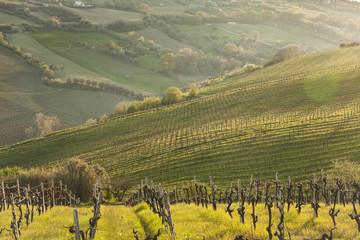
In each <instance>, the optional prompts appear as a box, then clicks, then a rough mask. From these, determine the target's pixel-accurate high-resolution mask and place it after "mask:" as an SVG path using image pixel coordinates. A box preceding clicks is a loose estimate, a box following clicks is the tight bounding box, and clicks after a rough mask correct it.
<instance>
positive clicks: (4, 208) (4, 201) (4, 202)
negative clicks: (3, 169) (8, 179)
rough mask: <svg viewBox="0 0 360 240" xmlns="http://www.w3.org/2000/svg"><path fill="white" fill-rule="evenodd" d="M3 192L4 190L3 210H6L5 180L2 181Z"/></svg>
mask: <svg viewBox="0 0 360 240" xmlns="http://www.w3.org/2000/svg"><path fill="white" fill-rule="evenodd" d="M1 192H2V197H3V199H2V204H3V205H4V206H3V210H6V195H5V186H4V180H2V181H1Z"/></svg>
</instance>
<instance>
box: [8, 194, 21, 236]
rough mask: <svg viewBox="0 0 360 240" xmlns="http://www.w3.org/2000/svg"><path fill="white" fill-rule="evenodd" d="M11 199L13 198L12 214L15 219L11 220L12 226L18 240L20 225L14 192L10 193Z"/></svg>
mask: <svg viewBox="0 0 360 240" xmlns="http://www.w3.org/2000/svg"><path fill="white" fill-rule="evenodd" d="M10 199H11V210H12V216H13V220H12V222H11V228H12V229H13V234H14V237H15V239H16V240H17V239H18V238H19V226H18V222H17V219H16V212H15V199H14V194H12V193H11V194H10Z"/></svg>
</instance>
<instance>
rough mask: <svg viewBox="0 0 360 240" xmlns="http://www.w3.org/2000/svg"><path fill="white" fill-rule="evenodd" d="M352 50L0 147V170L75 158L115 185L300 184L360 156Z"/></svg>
mask: <svg viewBox="0 0 360 240" xmlns="http://www.w3.org/2000/svg"><path fill="white" fill-rule="evenodd" d="M359 53H360V48H352V49H341V50H333V51H327V52H322V53H317V54H311V55H306V56H304V57H301V58H298V59H294V60H291V61H288V62H283V63H280V64H277V65H274V66H272V67H268V68H265V69H263V70H259V71H257V72H254V73H250V74H244V73H241V74H235V75H233V76H228V77H226V78H225V79H224V80H223V81H222V82H220V83H218V84H213V85H211V86H209V87H207V88H204V89H202V91H201V95H203V96H202V97H201V98H198V99H194V100H192V101H189V102H183V103H180V104H177V105H172V106H168V107H162V108H158V109H154V110H151V111H147V112H143V113H137V114H135V115H132V116H125V117H122V118H119V119H117V120H113V121H110V122H108V123H105V124H100V125H96V126H91V127H87V128H80V129H74V130H67V131H64V132H59V133H55V134H51V135H49V136H47V137H45V138H43V139H39V140H33V141H29V142H26V143H23V144H19V145H16V146H12V147H10V148H4V149H1V150H0V159H1V162H0V167H5V166H24V167H27V166H28V167H30V166H33V165H34V164H35V163H36V164H37V165H38V166H41V165H52V164H54V163H60V162H61V161H62V160H63V159H66V158H68V157H73V156H78V157H80V158H83V159H85V160H86V161H88V162H97V163H100V164H101V165H102V166H104V167H105V168H106V169H107V171H108V172H109V174H110V175H111V176H112V178H113V179H127V178H132V179H134V180H139V179H141V178H143V177H144V176H147V177H148V178H149V179H153V180H155V181H158V182H166V183H167V184H172V183H175V182H178V181H179V180H186V179H191V178H192V177H193V176H194V175H196V176H198V179H200V180H201V179H207V177H208V176H209V175H212V176H214V178H215V179H216V181H217V182H218V183H219V184H220V185H221V184H224V183H226V182H229V181H231V180H233V179H237V178H246V179H247V178H249V176H250V175H255V176H256V177H259V178H270V177H272V176H273V174H274V172H276V171H277V172H279V173H280V176H283V177H285V176H288V175H291V176H294V177H295V180H299V179H304V178H305V177H307V176H308V175H309V174H312V173H313V172H316V171H320V169H321V168H324V169H329V168H331V161H332V160H333V159H337V158H349V159H353V158H356V157H357V156H358V154H359V144H360V141H359V136H360V132H359V129H360V128H359V122H360V106H359V98H360V95H359V94H360V91H359V90H360V85H359V82H358V76H359V67H358V66H359V60H358V54H359ZM324 86H327V87H326V88H324Z"/></svg>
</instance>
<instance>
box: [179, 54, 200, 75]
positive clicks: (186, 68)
mask: <svg viewBox="0 0 360 240" xmlns="http://www.w3.org/2000/svg"><path fill="white" fill-rule="evenodd" d="M198 56H199V54H198V52H196V51H194V50H192V49H191V48H183V49H180V50H179V51H178V53H176V54H175V59H174V62H175V68H174V71H176V72H177V73H182V74H186V75H191V74H195V73H197V71H198V68H197V60H198Z"/></svg>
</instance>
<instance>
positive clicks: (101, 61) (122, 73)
mask: <svg viewBox="0 0 360 240" xmlns="http://www.w3.org/2000/svg"><path fill="white" fill-rule="evenodd" d="M31 36H32V37H34V38H35V39H36V40H37V41H38V42H39V43H40V44H41V45H43V46H44V47H46V48H47V49H49V50H52V51H53V52H54V53H56V54H57V55H60V56H62V57H64V58H66V59H68V60H71V61H72V62H74V63H75V64H76V65H80V66H81V67H82V68H84V69H87V70H88V71H91V73H92V74H96V75H98V76H102V77H103V78H107V79H110V80H113V81H114V82H116V83H120V84H122V85H124V86H126V87H130V89H139V90H140V91H146V92H149V93H153V94H156V95H161V94H162V93H163V92H164V90H165V89H167V88H168V87H170V86H180V83H179V82H177V81H175V80H174V79H172V78H170V77H167V76H164V75H162V74H160V73H158V72H156V71H155V69H152V67H153V66H149V65H148V64H140V65H139V66H137V65H135V64H131V63H128V62H126V61H124V60H122V59H120V58H117V57H114V56H111V55H109V54H105V53H100V52H98V51H96V50H89V49H85V48H83V47H80V46H79V44H77V42H78V41H84V42H88V43H89V44H90V45H91V46H99V45H100V46H105V45H106V44H107V43H108V42H109V41H115V42H118V41H117V40H116V39H115V38H114V37H112V36H110V35H106V34H102V33H74V32H37V33H32V34H31ZM20 46H21V45H20ZM149 57H151V58H152V61H151V62H153V64H156V62H157V61H158V59H157V58H156V57H155V56H149Z"/></svg>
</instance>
